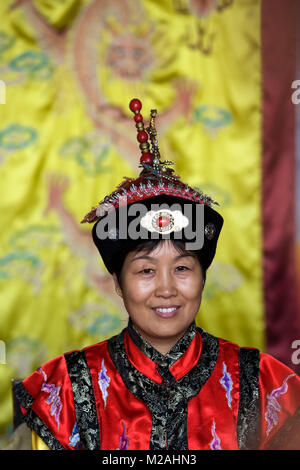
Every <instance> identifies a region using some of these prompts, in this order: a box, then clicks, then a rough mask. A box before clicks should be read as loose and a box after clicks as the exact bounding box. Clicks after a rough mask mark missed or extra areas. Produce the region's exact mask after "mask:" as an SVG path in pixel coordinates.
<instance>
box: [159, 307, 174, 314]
mask: <svg viewBox="0 0 300 470" xmlns="http://www.w3.org/2000/svg"><path fill="white" fill-rule="evenodd" d="M155 310H157V311H158V312H161V313H170V312H174V310H176V307H170V308H156V309H155Z"/></svg>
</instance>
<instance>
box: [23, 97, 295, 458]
mask: <svg viewBox="0 0 300 470" xmlns="http://www.w3.org/2000/svg"><path fill="white" fill-rule="evenodd" d="M130 109H131V111H133V112H134V119H135V122H136V127H137V130H138V134H137V137H138V141H139V142H140V148H141V150H142V156H141V158H140V163H141V167H142V171H141V173H140V175H139V177H138V178H137V179H135V180H133V179H130V178H125V181H123V183H121V184H120V185H119V186H118V188H117V189H116V190H115V191H114V192H113V193H111V194H110V195H109V196H107V197H105V198H104V200H103V201H102V202H101V203H100V204H99V205H98V206H97V207H96V208H95V207H94V208H93V209H92V210H91V211H90V212H89V213H88V214H87V215H86V216H85V217H84V219H83V222H90V223H94V225H93V229H92V236H93V240H94V242H95V244H96V246H97V248H98V250H99V253H100V255H101V257H102V259H103V261H104V264H105V266H106V268H107V270H108V271H109V273H110V274H111V275H112V276H113V279H114V282H115V287H116V292H117V294H118V295H120V296H121V297H122V299H123V301H124V305H125V308H126V310H127V312H128V316H129V321H128V326H127V328H124V330H123V331H122V332H121V333H120V334H118V335H116V336H114V337H112V338H109V339H108V340H106V341H103V342H101V343H98V344H95V345H92V346H89V347H87V348H85V349H83V350H78V351H72V352H69V353H66V354H63V355H62V356H59V357H57V358H55V359H52V360H51V361H49V362H47V363H46V364H44V365H43V366H42V367H40V368H39V369H38V370H37V371H36V372H34V373H33V374H32V375H30V376H29V377H28V378H27V379H25V380H24V381H23V382H20V383H18V384H17V385H16V387H15V395H16V397H17V398H18V400H19V402H20V403H21V407H22V412H23V414H24V421H25V422H26V423H27V425H28V426H29V427H30V428H31V429H32V430H33V434H32V436H33V439H32V443H33V448H34V449H54V450H55V449H67V450H77V449H87V450H126V449H129V450H148V449H150V450H188V449H189V450H202V449H203V450H204V449H205V450H228V449H231V450H235V449H236V450H238V449H267V448H278V449H280V448H281V449H282V448H298V449H299V448H300V406H299V405H300V378H299V377H298V376H296V374H295V373H294V372H293V371H292V370H290V369H289V368H288V367H286V366H285V365H284V364H282V363H280V362H279V361H277V360H276V359H274V358H273V357H271V356H269V355H268V354H264V353H260V352H259V351H258V350H256V349H252V348H247V347H239V346H238V345H236V344H233V343H231V342H230V341H227V340H224V339H221V338H216V337H214V336H213V335H210V334H209V333H207V332H206V331H204V330H203V329H201V328H198V327H197V326H196V322H195V318H196V315H197V312H198V310H199V307H200V304H201V298H202V291H203V288H204V284H205V278H206V270H207V269H208V268H209V266H210V265H211V263H212V261H213V258H214V256H215V252H216V246H217V241H218V238H219V235H220V232H221V229H222V225H223V218H222V216H221V215H220V214H219V213H218V212H216V211H215V210H214V209H213V208H212V204H215V202H214V201H213V200H212V199H211V198H210V197H209V196H206V195H204V194H203V193H202V191H198V190H195V189H193V188H191V187H190V186H188V185H187V184H185V183H183V182H182V181H180V179H179V176H178V175H175V174H174V173H173V170H171V169H170V168H169V166H168V165H169V164H171V162H168V161H161V159H160V155H159V151H158V145H157V140H156V129H155V125H154V118H155V115H156V111H154V110H152V111H151V117H150V127H149V128H148V129H147V132H148V133H147V132H146V131H145V130H144V124H143V118H142V116H141V114H140V110H141V103H140V101H139V100H137V99H135V100H132V101H131V103H130ZM148 134H149V136H148ZM148 138H150V143H151V149H150V143H149V142H148ZM137 213H139V216H137ZM112 215H113V216H114V217H111V216H112ZM106 227H107V230H104V229H105V228H106ZM124 233H125V234H126V236H124Z"/></svg>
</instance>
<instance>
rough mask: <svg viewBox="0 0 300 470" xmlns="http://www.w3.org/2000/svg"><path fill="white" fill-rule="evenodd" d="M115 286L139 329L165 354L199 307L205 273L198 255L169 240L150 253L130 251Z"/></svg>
mask: <svg viewBox="0 0 300 470" xmlns="http://www.w3.org/2000/svg"><path fill="white" fill-rule="evenodd" d="M114 279H115V284H116V290H117V293H118V294H119V295H121V297H122V298H123V301H124V305H125V307H126V310H127V312H128V314H129V316H130V318H131V320H132V322H133V324H134V326H135V328H136V329H137V331H139V333H140V334H141V335H142V336H143V338H145V339H146V340H147V341H148V342H149V343H150V344H151V345H152V346H153V347H155V348H156V349H157V350H158V351H160V352H161V353H162V354H166V353H167V352H168V351H169V350H170V349H171V348H172V346H173V345H174V344H175V343H176V342H177V341H178V340H179V339H180V338H181V337H182V336H183V334H184V332H185V331H186V329H187V328H188V327H189V325H190V324H191V323H192V321H193V320H194V319H195V316H196V314H197V312H198V310H199V307H200V303H201V297H202V290H203V277H202V269H201V266H200V263H199V261H198V259H197V258H195V257H193V256H192V255H189V254H188V253H180V252H178V250H177V249H176V248H175V247H174V245H173V244H172V242H171V241H170V240H165V241H164V242H162V243H160V244H158V245H157V247H156V248H155V249H154V250H153V251H151V252H150V253H147V252H145V251H140V252H130V253H129V254H128V255H127V257H126V259H125V262H124V264H123V268H122V276H121V285H122V289H121V288H120V286H119V284H118V282H117V277H116V275H115V274H114Z"/></svg>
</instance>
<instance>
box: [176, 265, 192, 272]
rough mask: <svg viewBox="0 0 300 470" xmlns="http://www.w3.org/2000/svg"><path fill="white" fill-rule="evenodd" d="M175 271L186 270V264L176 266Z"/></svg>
mask: <svg viewBox="0 0 300 470" xmlns="http://www.w3.org/2000/svg"><path fill="white" fill-rule="evenodd" d="M176 269H177V271H188V269H189V268H188V267H187V266H177V268H176Z"/></svg>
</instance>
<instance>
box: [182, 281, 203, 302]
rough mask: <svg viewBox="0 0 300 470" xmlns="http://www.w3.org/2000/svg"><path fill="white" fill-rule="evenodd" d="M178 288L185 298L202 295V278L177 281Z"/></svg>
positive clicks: (191, 298) (192, 298)
mask: <svg viewBox="0 0 300 470" xmlns="http://www.w3.org/2000/svg"><path fill="white" fill-rule="evenodd" d="M178 285H179V289H180V291H181V292H182V294H183V295H184V297H185V298H186V299H190V300H194V299H195V300H196V299H198V298H201V296H202V280H200V281H199V278H198V277H197V278H192V279H191V278H189V279H185V280H182V281H181V282H179V283H178Z"/></svg>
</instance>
